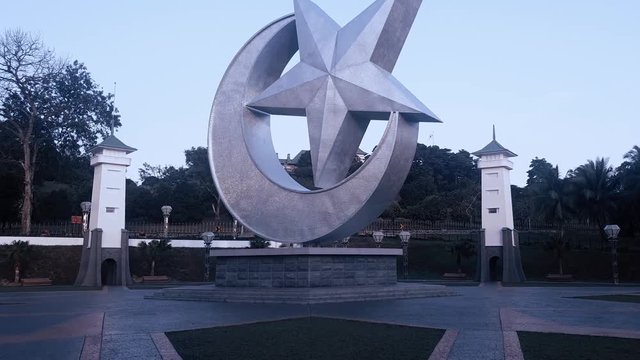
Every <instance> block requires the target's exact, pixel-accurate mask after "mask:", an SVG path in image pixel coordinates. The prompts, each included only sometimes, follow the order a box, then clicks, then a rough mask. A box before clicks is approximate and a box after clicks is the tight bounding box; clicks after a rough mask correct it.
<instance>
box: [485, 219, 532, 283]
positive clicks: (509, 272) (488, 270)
mask: <svg viewBox="0 0 640 360" xmlns="http://www.w3.org/2000/svg"><path fill="white" fill-rule="evenodd" d="M501 236H502V246H487V244H486V240H485V233H484V231H483V232H482V233H481V237H480V246H479V252H478V262H477V271H476V280H478V281H480V282H488V281H504V282H507V283H518V282H523V281H525V280H526V278H525V275H524V271H523V269H522V259H521V257H520V242H519V239H518V232H517V231H515V230H511V229H507V228H504V229H502V231H501Z"/></svg>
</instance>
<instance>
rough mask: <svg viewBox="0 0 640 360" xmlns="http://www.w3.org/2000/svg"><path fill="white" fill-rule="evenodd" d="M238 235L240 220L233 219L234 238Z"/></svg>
mask: <svg viewBox="0 0 640 360" xmlns="http://www.w3.org/2000/svg"><path fill="white" fill-rule="evenodd" d="M237 237H238V220H236V219H233V240H235V239H236V238H237Z"/></svg>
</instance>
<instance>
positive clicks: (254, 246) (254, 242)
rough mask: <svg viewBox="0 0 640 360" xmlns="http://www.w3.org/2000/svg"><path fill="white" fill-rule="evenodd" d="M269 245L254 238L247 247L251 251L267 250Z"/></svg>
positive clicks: (260, 239) (265, 241)
mask: <svg viewBox="0 0 640 360" xmlns="http://www.w3.org/2000/svg"><path fill="white" fill-rule="evenodd" d="M269 245H271V243H270V242H269V241H267V240H265V239H263V238H261V237H258V236H256V237H255V238H254V239H253V240H251V241H250V242H249V246H250V247H251V248H252V249H265V248H268V247H269Z"/></svg>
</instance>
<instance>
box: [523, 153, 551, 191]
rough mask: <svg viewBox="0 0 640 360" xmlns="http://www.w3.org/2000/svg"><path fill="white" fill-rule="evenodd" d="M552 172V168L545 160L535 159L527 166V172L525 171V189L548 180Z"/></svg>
mask: <svg viewBox="0 0 640 360" xmlns="http://www.w3.org/2000/svg"><path fill="white" fill-rule="evenodd" d="M553 171H554V166H553V165H551V164H550V163H549V162H547V160H546V159H545V158H542V159H539V158H538V157H536V158H535V159H533V160H531V164H529V170H527V187H531V186H534V185H535V184H538V183H540V182H544V181H546V180H548V177H549V176H553V175H552V174H551V175H550V174H549V173H552V172H553Z"/></svg>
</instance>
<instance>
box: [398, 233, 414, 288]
mask: <svg viewBox="0 0 640 360" xmlns="http://www.w3.org/2000/svg"><path fill="white" fill-rule="evenodd" d="M398 236H399V237H400V243H401V244H402V265H403V267H404V278H405V279H406V278H407V277H409V238H410V237H411V233H410V232H408V231H404V230H403V231H400V233H399V234H398Z"/></svg>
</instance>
